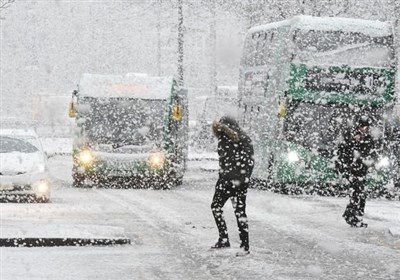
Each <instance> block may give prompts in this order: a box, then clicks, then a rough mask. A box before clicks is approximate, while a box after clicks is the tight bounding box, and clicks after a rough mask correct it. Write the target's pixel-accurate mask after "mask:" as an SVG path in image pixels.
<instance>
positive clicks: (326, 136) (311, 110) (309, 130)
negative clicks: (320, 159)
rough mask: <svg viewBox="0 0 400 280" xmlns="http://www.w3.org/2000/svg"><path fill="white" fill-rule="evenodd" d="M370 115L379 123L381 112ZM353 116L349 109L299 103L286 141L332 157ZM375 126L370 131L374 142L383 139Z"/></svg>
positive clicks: (291, 116) (288, 122) (289, 121)
mask: <svg viewBox="0 0 400 280" xmlns="http://www.w3.org/2000/svg"><path fill="white" fill-rule="evenodd" d="M378 111H379V110H376V111H374V112H372V111H370V112H369V113H370V115H371V116H374V117H373V119H378V116H381V115H382V112H380V111H379V112H378ZM353 115H354V112H352V111H351V109H350V108H349V107H348V106H333V105H319V104H313V103H304V102H297V103H295V104H293V105H292V108H291V110H290V114H288V116H287V118H286V122H285V128H284V130H285V138H286V140H287V141H290V142H293V143H296V144H299V145H302V146H304V147H308V148H310V149H314V150H316V151H318V153H320V154H321V155H324V156H327V157H331V156H332V154H333V152H334V150H335V148H336V146H337V144H338V141H339V140H340V138H341V137H342V136H343V134H344V132H345V130H346V129H348V121H350V120H351V119H352V116H353ZM378 123H379V122H376V123H374V125H373V127H372V128H371V131H373V135H374V137H375V138H381V137H382V136H383V135H382V131H383V128H379V126H378Z"/></svg>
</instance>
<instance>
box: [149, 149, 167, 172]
mask: <svg viewBox="0 0 400 280" xmlns="http://www.w3.org/2000/svg"><path fill="white" fill-rule="evenodd" d="M164 163H165V155H164V154H163V153H160V152H158V153H154V154H152V155H151V156H150V158H149V165H150V167H151V168H152V169H161V168H163V167H164Z"/></svg>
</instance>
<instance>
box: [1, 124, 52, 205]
mask: <svg viewBox="0 0 400 280" xmlns="http://www.w3.org/2000/svg"><path fill="white" fill-rule="evenodd" d="M46 163H47V156H46V154H45V153H44V151H43V148H42V145H41V143H40V140H39V137H38V136H37V134H36V133H35V131H34V130H31V129H1V130H0V200H1V201H12V202H24V201H29V202H48V201H49V199H50V192H51V185H50V178H49V174H48V169H47V165H46Z"/></svg>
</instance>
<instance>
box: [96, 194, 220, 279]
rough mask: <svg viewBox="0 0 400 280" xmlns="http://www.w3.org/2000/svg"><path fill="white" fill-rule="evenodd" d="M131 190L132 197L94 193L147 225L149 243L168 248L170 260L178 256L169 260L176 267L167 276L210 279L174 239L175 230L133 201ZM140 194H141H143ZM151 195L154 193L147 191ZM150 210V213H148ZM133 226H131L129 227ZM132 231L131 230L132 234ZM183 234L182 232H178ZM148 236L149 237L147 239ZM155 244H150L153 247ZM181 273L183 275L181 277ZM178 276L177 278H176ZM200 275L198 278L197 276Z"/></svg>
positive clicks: (167, 277) (141, 203) (136, 201)
mask: <svg viewBox="0 0 400 280" xmlns="http://www.w3.org/2000/svg"><path fill="white" fill-rule="evenodd" d="M134 192H135V191H134V190H132V192H131V193H132V194H133V195H132V196H127V195H126V194H127V192H124V193H121V192H120V191H119V190H116V191H113V190H102V191H100V190H97V191H96V193H98V194H99V195H101V196H103V197H105V198H107V199H109V200H111V201H113V202H114V203H116V204H118V205H119V206H120V207H122V208H123V209H124V210H127V211H128V212H129V213H133V214H134V215H137V216H138V217H139V218H140V219H141V220H142V221H143V222H144V223H146V224H148V225H149V226H150V227H151V228H152V230H149V231H148V232H147V238H146V239H149V241H152V240H154V239H156V240H157V241H158V242H159V244H156V246H160V247H161V246H163V248H168V250H170V252H171V253H172V255H171V258H174V257H176V256H179V259H178V260H172V259H171V260H170V261H171V262H174V265H175V266H178V267H177V268H176V269H174V270H173V271H169V272H168V273H169V274H173V275H174V279H210V278H211V277H212V275H210V274H209V273H208V271H207V270H205V269H202V267H201V266H200V267H199V266H198V263H197V262H196V260H195V259H193V258H192V257H191V254H190V252H189V249H188V247H187V245H186V244H185V243H184V242H181V240H177V239H176V233H177V229H176V228H173V227H171V226H170V225H168V223H166V222H165V221H161V220H160V219H159V217H158V216H154V213H152V211H151V209H147V207H146V205H145V204H143V201H140V200H137V199H135V197H136V193H134ZM145 192H146V191H144V192H141V193H145ZM149 192H151V193H153V194H155V193H156V192H153V191H149ZM149 210H150V211H149ZM132 226H134V225H131V227H132ZM133 231H134V229H132V232H133ZM180 233H184V232H180ZM149 236H151V237H150V238H149ZM154 245H155V244H151V246H154ZM182 273H184V274H183V275H182ZM178 275H179V276H178ZM199 275H201V277H200V278H199V277H198V276H199ZM158 278H159V279H171V275H168V276H167V275H165V277H158Z"/></svg>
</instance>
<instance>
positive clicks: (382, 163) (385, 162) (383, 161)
mask: <svg viewBox="0 0 400 280" xmlns="http://www.w3.org/2000/svg"><path fill="white" fill-rule="evenodd" d="M389 165H390V160H389V157H381V158H380V159H379V160H378V162H377V163H376V164H375V167H376V168H377V169H382V168H386V167H389Z"/></svg>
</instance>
